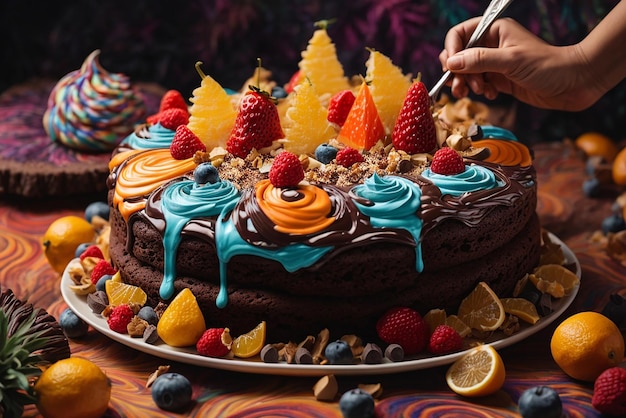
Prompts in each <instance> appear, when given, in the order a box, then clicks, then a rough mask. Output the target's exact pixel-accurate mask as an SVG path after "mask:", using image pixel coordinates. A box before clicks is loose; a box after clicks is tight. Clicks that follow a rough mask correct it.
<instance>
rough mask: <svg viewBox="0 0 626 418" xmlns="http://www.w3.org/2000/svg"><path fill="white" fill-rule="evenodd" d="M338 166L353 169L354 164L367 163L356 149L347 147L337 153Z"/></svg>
mask: <svg viewBox="0 0 626 418" xmlns="http://www.w3.org/2000/svg"><path fill="white" fill-rule="evenodd" d="M335 158H336V160H337V164H339V165H342V166H344V167H352V164H354V163H360V162H362V161H365V160H364V158H363V155H362V154H361V153H360V152H359V151H357V150H355V149H354V148H350V147H346V148H344V149H342V150H339V152H337V157H335Z"/></svg>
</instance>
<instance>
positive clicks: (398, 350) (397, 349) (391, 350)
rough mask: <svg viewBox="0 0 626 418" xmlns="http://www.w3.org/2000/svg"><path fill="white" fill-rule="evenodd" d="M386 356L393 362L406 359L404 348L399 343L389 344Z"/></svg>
mask: <svg viewBox="0 0 626 418" xmlns="http://www.w3.org/2000/svg"><path fill="white" fill-rule="evenodd" d="M385 357H386V358H388V359H389V360H391V361H393V362H397V361H402V360H404V349H403V348H402V347H401V346H400V345H399V344H389V345H388V346H387V348H386V349H385Z"/></svg>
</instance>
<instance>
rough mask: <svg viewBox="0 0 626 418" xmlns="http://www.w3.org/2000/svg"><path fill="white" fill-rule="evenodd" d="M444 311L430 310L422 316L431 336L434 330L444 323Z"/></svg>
mask: <svg viewBox="0 0 626 418" xmlns="http://www.w3.org/2000/svg"><path fill="white" fill-rule="evenodd" d="M446 316H447V315H446V311H445V310H443V309H431V310H430V311H428V312H426V315H424V322H426V324H427V325H428V330H429V331H430V333H431V334H432V333H433V331H434V330H435V328H437V326H439V325H444V324H445V323H446Z"/></svg>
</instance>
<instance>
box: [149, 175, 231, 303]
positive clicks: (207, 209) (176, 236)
mask: <svg viewBox="0 0 626 418" xmlns="http://www.w3.org/2000/svg"><path fill="white" fill-rule="evenodd" d="M238 200H239V190H237V188H236V187H235V186H234V185H233V184H232V183H231V182H229V181H226V180H222V181H218V182H216V183H213V184H211V183H207V184H204V185H198V184H197V183H195V182H193V181H191V180H183V181H180V182H177V183H173V184H170V185H169V186H167V187H166V188H165V189H164V190H163V192H162V195H161V208H162V210H163V216H164V217H165V232H164V236H163V248H164V267H163V281H162V282H161V288H160V290H159V292H160V295H161V297H162V298H163V299H165V300H167V299H169V298H171V297H172V296H173V294H174V280H175V278H176V253H177V249H178V245H179V244H180V240H181V236H180V233H181V231H182V230H183V228H184V227H185V225H186V224H187V222H189V221H190V220H191V219H195V218H202V217H210V216H218V215H220V214H221V213H222V211H223V210H224V208H227V207H229V204H231V203H234V202H235V203H236V202H237V201H238Z"/></svg>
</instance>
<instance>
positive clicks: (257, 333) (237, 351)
mask: <svg viewBox="0 0 626 418" xmlns="http://www.w3.org/2000/svg"><path fill="white" fill-rule="evenodd" d="M264 345H265V321H261V322H260V323H259V325H257V326H256V327H255V328H254V329H253V330H251V331H249V332H247V333H245V334H242V335H240V336H239V337H237V338H235V339H234V340H233V344H232V347H231V350H232V352H233V354H234V355H235V356H236V357H240V358H248V357H252V356H255V355H257V354H259V353H260V352H261V349H263V346H264Z"/></svg>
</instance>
